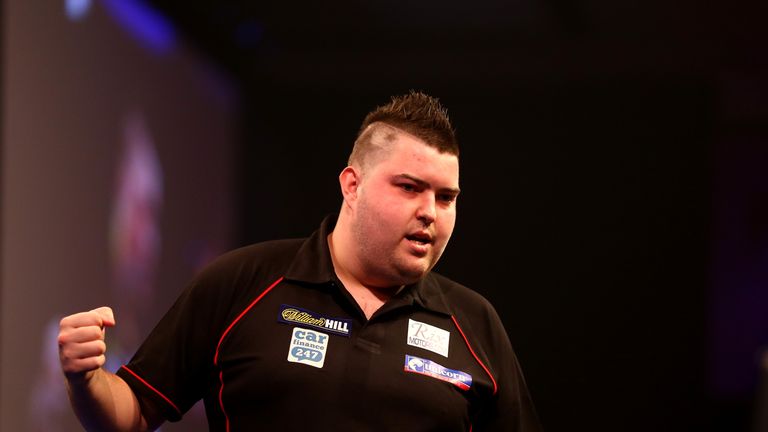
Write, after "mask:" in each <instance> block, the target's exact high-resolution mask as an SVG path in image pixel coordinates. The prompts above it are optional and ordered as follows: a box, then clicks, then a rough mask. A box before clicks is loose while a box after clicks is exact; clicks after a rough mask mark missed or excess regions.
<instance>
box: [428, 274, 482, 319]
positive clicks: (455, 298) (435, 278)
mask: <svg viewBox="0 0 768 432" xmlns="http://www.w3.org/2000/svg"><path fill="white" fill-rule="evenodd" d="M426 282H427V283H428V284H429V285H431V289H432V290H433V292H434V291H437V292H438V293H439V295H440V296H442V297H443V299H444V301H445V303H446V305H447V306H448V308H449V310H450V311H451V312H452V314H454V315H456V314H461V315H466V314H469V315H472V314H484V313H488V312H491V311H492V312H493V314H495V313H496V312H495V310H494V308H493V305H492V304H491V302H490V301H488V299H486V298H485V297H483V296H482V295H481V294H479V293H478V292H477V291H474V290H472V289H471V288H468V287H466V286H464V285H462V284H460V283H458V282H456V281H454V280H452V279H449V278H447V277H445V276H443V275H441V274H439V273H435V272H431V273H430V274H429V275H428V276H427V281H426Z"/></svg>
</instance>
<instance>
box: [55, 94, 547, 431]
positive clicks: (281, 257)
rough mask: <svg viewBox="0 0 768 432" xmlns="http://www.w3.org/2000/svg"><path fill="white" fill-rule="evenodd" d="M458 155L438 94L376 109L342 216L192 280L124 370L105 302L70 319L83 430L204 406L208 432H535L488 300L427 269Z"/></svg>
mask: <svg viewBox="0 0 768 432" xmlns="http://www.w3.org/2000/svg"><path fill="white" fill-rule="evenodd" d="M458 154H459V150H458V145H457V143H456V139H455V137H454V133H453V129H452V127H451V125H450V122H449V121H448V117H447V115H446V113H445V111H444V110H443V108H442V107H441V106H440V105H439V103H438V102H437V100H435V99H433V98H431V97H429V96H427V95H425V94H422V93H415V92H412V93H410V94H408V95H405V96H402V97H397V98H393V100H392V102H391V103H390V104H388V105H385V106H383V107H379V108H377V109H376V110H374V111H373V112H371V113H370V114H369V115H368V116H367V117H366V119H365V120H364V122H363V125H362V127H361V129H360V133H359V135H358V138H357V140H356V142H355V146H354V149H353V151H352V154H351V156H350V159H349V166H347V167H346V168H345V169H344V170H343V171H342V172H341V175H340V176H339V183H340V186H341V192H342V195H343V203H342V206H341V211H340V214H339V215H338V219H336V218H332V217H329V218H326V220H325V221H324V222H323V224H322V226H321V227H320V229H319V230H318V231H316V232H315V233H314V234H313V235H312V236H311V237H310V238H308V239H303V240H279V241H272V242H266V243H260V244H256V245H251V246H248V247H245V248H241V249H238V250H235V251H233V252H230V253H228V254H225V255H224V256H222V257H220V258H219V259H217V260H216V261H215V262H214V263H213V264H211V265H210V266H209V267H208V268H207V269H205V270H204V271H203V272H201V274H200V275H198V276H197V277H196V278H195V280H194V281H193V282H192V284H191V285H190V286H189V287H188V289H187V290H186V291H185V292H184V293H183V294H182V295H181V297H180V298H179V299H178V300H177V302H176V303H175V304H174V306H173V307H172V308H171V310H170V311H169V312H168V313H167V314H166V316H165V317H164V318H163V319H162V320H161V321H160V323H159V324H158V326H157V327H156V328H155V329H154V330H153V332H152V334H151V335H150V336H149V337H148V338H147V340H146V341H145V342H144V344H143V345H142V346H141V348H140V349H139V351H138V352H137V354H136V355H135V357H134V358H133V359H132V360H131V362H130V363H129V364H128V365H125V366H123V367H122V368H121V369H120V370H119V371H118V372H117V374H110V373H108V372H106V371H105V370H103V369H102V368H101V366H102V365H103V364H104V361H105V359H104V353H105V350H106V346H105V345H104V342H103V335H104V332H103V328H104V327H110V326H113V325H115V319H114V318H113V316H112V312H111V310H110V309H109V308H99V309H95V310H92V311H90V312H85V313H80V314H76V315H72V316H69V317H66V318H64V319H63V320H62V322H61V333H60V336H59V344H60V357H61V363H62V368H63V370H64V372H65V375H66V377H67V382H68V387H69V391H70V399H71V401H72V405H73V407H74V409H75V412H76V413H77V415H78V417H79V418H80V419H81V422H82V423H83V424H84V425H85V426H86V428H89V429H92V430H100V431H101V430H145V429H150V430H151V429H154V428H156V427H157V426H159V425H160V424H161V423H162V422H163V421H165V420H170V421H174V420H178V419H179V418H180V417H181V416H182V415H183V413H184V412H185V411H186V410H187V409H189V408H190V407H191V406H192V405H193V404H194V403H195V402H196V401H197V400H199V399H201V398H202V399H204V401H205V408H206V414H207V417H208V423H209V427H210V429H211V430H215V431H242V430H246V431H250V430H283V429H287V428H290V429H297V428H300V429H305V428H306V429H311V430H328V431H331V430H332V431H369V430H380V431H411V430H412V431H469V430H472V431H480V430H489V431H537V430H539V426H538V422H537V420H536V415H535V413H534V410H533V406H532V403H531V400H530V397H529V395H528V391H527V389H526V386H525V383H524V381H523V377H522V374H521V372H520V369H519V366H518V364H517V360H516V358H515V355H514V353H513V352H512V348H511V346H510V343H509V339H508V337H507V335H506V333H505V331H504V328H503V326H502V325H501V322H500V320H499V318H498V316H497V315H496V312H495V311H494V310H493V308H492V306H491V305H490V304H489V303H488V302H487V301H486V300H485V299H483V298H482V297H481V296H479V295H478V294H476V293H474V292H473V291H470V290H469V289H467V288H465V287H463V286H461V285H459V284H457V283H455V282H452V281H450V280H448V279H446V278H444V277H442V276H439V275H437V274H435V273H432V272H431V269H432V267H433V266H434V265H435V263H436V262H437V261H438V259H439V258H440V255H441V254H442V252H443V250H444V248H445V246H446V244H447V243H448V240H449V239H450V236H451V233H452V232H453V227H454V223H455V219H456V198H457V196H458V194H459V162H458Z"/></svg>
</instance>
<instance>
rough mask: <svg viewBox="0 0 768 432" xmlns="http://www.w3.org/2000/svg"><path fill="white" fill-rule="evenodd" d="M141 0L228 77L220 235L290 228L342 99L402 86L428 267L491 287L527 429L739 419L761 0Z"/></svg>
mask: <svg viewBox="0 0 768 432" xmlns="http://www.w3.org/2000/svg"><path fill="white" fill-rule="evenodd" d="M5 3H6V4H7V3H8V0H6V2H5ZM65 3H66V2H65ZM86 3H90V2H86ZM93 4H94V5H96V6H98V5H102V4H106V3H105V2H99V1H94V2H93ZM142 4H151V5H152V6H153V7H155V8H156V9H157V10H158V11H160V12H161V13H162V14H164V16H166V17H167V18H168V19H169V20H171V21H172V22H174V23H175V26H176V27H177V29H178V31H179V34H180V35H182V36H183V37H184V38H185V39H186V40H187V41H189V43H190V44H192V45H193V46H195V47H197V49H198V50H199V52H200V53H202V54H203V55H204V56H205V57H206V58H207V59H208V62H210V63H211V64H214V65H216V67H218V68H220V69H222V70H223V71H224V72H225V73H226V74H227V75H228V76H229V77H231V80H232V82H233V83H236V88H237V89H238V90H239V101H240V103H239V107H240V109H241V112H240V114H239V119H240V122H239V124H240V127H241V129H240V134H239V136H241V137H242V139H241V140H240V141H239V142H238V144H239V151H237V152H235V154H237V155H238V157H237V158H236V159H235V160H236V166H237V168H236V169H235V171H234V173H235V176H236V184H237V187H236V188H235V189H233V191H236V192H237V193H238V194H239V195H238V196H239V199H238V200H237V204H236V206H235V208H238V209H240V210H239V211H238V212H237V213H236V218H237V219H238V220H237V222H234V223H233V227H234V229H235V230H236V232H237V233H238V234H237V235H236V236H235V241H234V242H233V245H238V244H246V243H250V242H255V241H261V240H266V239H272V238H279V237H299V236H305V235H307V234H309V233H310V232H311V231H312V230H314V229H315V227H316V226H317V224H318V223H319V222H320V220H321V219H322V217H323V216H324V215H325V214H327V213H329V212H335V211H337V209H338V207H339V205H340V202H341V201H340V194H339V192H338V187H337V180H336V175H337V174H338V172H339V171H340V170H341V169H342V168H343V167H344V164H345V161H346V157H347V155H348V153H349V151H350V149H351V145H352V142H353V140H354V137H355V133H356V131H357V127H358V125H359V123H360V122H361V121H362V118H363V117H364V115H365V113H366V112H368V111H369V110H370V109H371V108H373V107H374V106H376V105H378V104H381V103H384V102H386V101H387V100H388V98H389V96H390V95H392V94H396V93H402V92H406V91H408V90H409V89H420V90H424V91H426V92H428V93H431V94H433V95H435V96H438V97H439V98H440V99H441V101H442V102H443V103H444V104H445V105H446V106H447V108H448V109H449V112H450V114H451V117H452V120H453V121H454V124H455V126H456V127H457V132H458V136H459V139H460V142H461V145H462V156H461V163H462V171H461V187H462V195H461V198H460V199H459V204H458V205H459V216H458V222H457V228H456V232H455V233H454V237H453V239H452V241H451V244H450V246H449V247H448V249H447V251H446V254H445V256H444V258H443V260H442V261H441V262H440V264H439V265H438V271H439V272H441V273H443V274H445V275H447V276H449V277H451V278H454V279H456V280H458V281H460V282H462V283H464V284H466V285H468V286H470V287H472V288H474V289H476V290H477V291H479V292H480V293H482V294H483V295H485V296H486V297H488V298H489V299H490V300H491V301H492V302H493V303H494V305H495V306H496V307H497V309H498V311H499V313H500V315H501V317H502V319H503V320H504V323H505V325H506V327H507V330H508V332H509V334H510V338H511V339H512V342H513V345H514V346H515V349H516V351H517V354H518V356H519V358H520V361H521V363H522V366H523V369H524V371H525V373H526V377H527V380H528V384H529V387H530V389H531V392H532V395H533V398H534V400H535V402H536V405H537V408H538V410H539V414H540V417H541V419H542V422H543V423H544V426H545V428H546V430H548V431H572V430H579V431H580V430H589V431H638V432H640V431H750V430H752V429H751V428H752V423H753V417H754V416H756V415H757V414H759V413H760V411H759V410H758V409H757V408H756V406H755V402H754V400H755V398H754V396H755V394H756V392H757V390H758V384H759V367H758V365H759V358H760V354H761V352H762V351H763V350H764V349H765V348H766V346H768V313H766V310H768V176H767V175H766V174H765V172H766V170H765V167H766V166H768V106H767V105H766V102H765V101H766V100H768V64H767V63H768V56H766V52H765V49H764V47H765V42H767V41H768V37H767V36H768V28H767V27H766V26H765V25H764V18H765V17H766V16H768V15H766V12H768V11H766V6H765V4H764V3H760V2H728V3H726V2H720V4H712V3H708V4H702V3H701V2H696V1H692V0H686V1H681V2H662V1H649V2H609V1H598V0H596V1H578V2H560V1H538V0H519V1H515V2H505V1H501V0H495V1H494V0H492V1H487V2H478V3H473V4H469V3H464V2H450V1H449V2H446V1H442V2H438V1H434V0H425V1H422V2H419V3H417V4H411V3H408V2H404V1H388V2H380V1H376V2H354V1H351V0H342V1H339V2H334V3H333V4H328V3H318V2H298V3H296V2H293V3H291V2H277V1H263V2H250V1H245V0H240V1H229V2H216V1H194V2H173V1H164V0H155V1H152V2H149V3H142ZM96 6H94V7H96ZM62 7H63V6H62ZM4 8H5V9H7V6H5V7H4ZM4 25H5V27H6V30H7V27H8V24H7V23H6V24H4ZM40 31H41V32H43V33H44V32H45V30H44V29H41V30H40ZM7 34H8V32H7V31H6V32H4V37H5V36H6V35H7ZM4 44H7V41H4ZM3 60H4V63H5V64H6V65H7V64H10V63H13V62H14V59H13V58H11V57H10V55H9V52H8V50H7V49H6V50H4V59H3ZM104 61H107V60H104ZM5 70H7V67H6V69H5ZM4 73H6V74H7V72H4ZM6 78H7V77H6ZM4 83H7V79H6V80H4ZM3 90H4V92H7V89H6V88H4V89H3ZM4 99H5V97H4ZM8 109H9V107H8V105H6V106H5V113H6V114H7V112H8ZM2 128H3V129H4V130H6V132H7V130H8V128H9V124H8V123H7V115H4V117H3V125H2ZM5 135H7V134H5ZM6 145H7V143H3V146H4V147H5V146H6ZM175 155H176V157H177V158H180V159H184V158H186V157H188V155H187V153H186V152H185V151H184V150H183V149H179V150H178V153H175ZM4 162H7V158H6V159H5V160H4ZM6 169H7V168H6V167H5V166H4V169H3V175H4V179H5V178H6V177H5V171H6ZM201 175H202V176H205V175H210V174H205V173H203V174H201ZM3 181H4V182H7V180H3ZM4 187H7V184H5V185H4ZM233 187H234V186H233ZM4 206H5V202H4ZM4 214H5V209H4ZM7 222H8V221H7V218H5V219H4V220H3V227H4V228H3V229H4V233H3V236H4V237H6V238H7V235H8V234H7V232H8V230H9V229H13V228H12V227H8V226H7ZM2 253H3V255H4V263H5V262H6V260H7V257H8V255H9V254H13V253H14V252H13V251H9V250H6V249H3V251H2ZM2 271H3V275H4V278H3V280H4V286H3V292H7V291H8V290H11V289H13V287H9V286H7V282H6V281H7V280H8V278H9V275H8V269H7V265H5V264H4V268H3V269H2ZM168 289H172V290H173V292H176V291H177V290H178V289H179V288H178V287H172V288H168ZM3 298H7V294H3ZM4 313H5V310H4ZM1 342H2V343H3V344H4V345H5V346H6V347H7V346H8V341H7V340H6V338H4V339H3V340H2V341H1ZM7 349H8V348H6V350H7ZM0 367H2V368H6V367H7V366H6V364H0ZM0 385H2V386H6V383H5V382H0ZM4 391H6V390H4ZM6 415H8V414H7V411H5V410H3V412H2V414H1V415H0V416H6Z"/></svg>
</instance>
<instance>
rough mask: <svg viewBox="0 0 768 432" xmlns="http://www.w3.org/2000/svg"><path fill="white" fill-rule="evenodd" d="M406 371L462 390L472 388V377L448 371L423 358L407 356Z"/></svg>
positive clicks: (457, 371) (451, 370) (463, 373)
mask: <svg viewBox="0 0 768 432" xmlns="http://www.w3.org/2000/svg"><path fill="white" fill-rule="evenodd" d="M405 371H406V372H411V373H417V374H421V375H426V376H429V377H432V378H436V379H439V380H441V381H445V382H449V383H451V384H453V385H455V386H456V387H458V388H460V389H462V390H469V388H470V387H472V375H470V374H468V373H466V372H462V371H459V370H453V369H448V368H446V367H443V366H442V365H439V364H437V363H435V362H433V361H432V360H427V359H423V358H421V357H415V356H410V355H408V354H406V355H405Z"/></svg>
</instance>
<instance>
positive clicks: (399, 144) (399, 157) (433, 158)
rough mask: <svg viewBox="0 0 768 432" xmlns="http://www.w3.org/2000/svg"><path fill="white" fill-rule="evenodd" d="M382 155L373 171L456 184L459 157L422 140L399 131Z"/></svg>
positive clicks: (442, 184) (450, 184)
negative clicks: (443, 151) (441, 150)
mask: <svg viewBox="0 0 768 432" xmlns="http://www.w3.org/2000/svg"><path fill="white" fill-rule="evenodd" d="M386 147H387V149H386V151H385V154H383V155H382V156H383V157H381V159H380V160H379V161H378V163H377V164H376V165H375V166H373V167H372V168H373V171H378V172H379V173H381V174H386V175H399V174H408V175H411V176H414V177H417V178H423V179H424V180H428V181H430V182H435V181H438V180H439V183H440V184H441V186H442V187H458V183H459V158H458V157H457V156H456V155H453V154H450V153H441V152H440V151H439V150H437V149H436V148H434V147H432V146H430V145H428V144H427V143H425V142H424V141H422V140H421V139H419V138H417V137H415V136H413V135H411V134H408V133H406V132H402V131H398V132H397V133H396V134H395V136H394V137H392V139H391V140H390V142H389V143H388V144H387V146H386Z"/></svg>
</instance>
